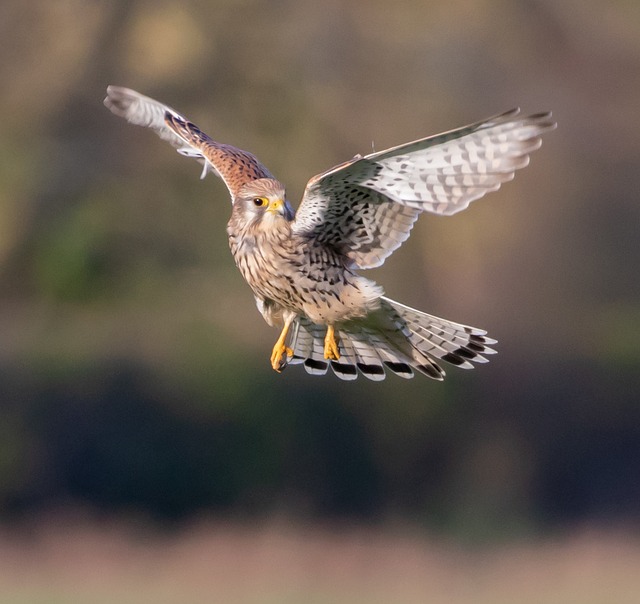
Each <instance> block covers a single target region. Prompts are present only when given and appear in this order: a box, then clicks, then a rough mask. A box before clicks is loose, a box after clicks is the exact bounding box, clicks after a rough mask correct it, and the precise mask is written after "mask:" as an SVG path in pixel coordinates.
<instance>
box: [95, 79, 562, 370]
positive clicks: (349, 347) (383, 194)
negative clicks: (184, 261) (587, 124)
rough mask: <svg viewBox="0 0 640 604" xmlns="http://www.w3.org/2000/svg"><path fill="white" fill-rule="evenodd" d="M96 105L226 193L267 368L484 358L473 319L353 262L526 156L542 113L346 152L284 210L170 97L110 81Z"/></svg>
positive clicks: (257, 172) (395, 365)
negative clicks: (385, 284)
mask: <svg viewBox="0 0 640 604" xmlns="http://www.w3.org/2000/svg"><path fill="white" fill-rule="evenodd" d="M104 103H105V105H106V106H107V107H108V108H109V109H110V110H111V111H112V112H113V113H115V114H116V115H119V116H121V117H123V118H125V119H126V120H127V121H128V122H130V123H132V124H137V125H140V126H147V127H149V128H151V129H152V130H154V131H155V132H156V133H157V134H158V136H160V138H162V139H164V140H166V141H168V142H169V143H171V144H172V145H173V146H174V147H177V149H178V152H179V153H181V154H182V155H186V156H188V157H193V158H195V159H197V160H198V161H199V162H200V163H201V164H203V169H202V175H201V178H204V177H205V176H206V175H207V173H209V172H213V173H214V174H216V175H217V176H219V177H220V178H221V179H222V180H223V181H224V183H225V184H226V186H227V188H228V189H229V193H230V194H231V202H232V210H231V219H230V220H229V223H228V226H227V232H228V235H229V245H230V247H231V253H232V254H233V258H234V260H235V263H236V265H237V266H238V268H239V269H240V272H241V273H242V276H243V277H244V278H245V280H246V281H247V283H248V284H249V286H250V287H251V289H252V290H253V293H254V295H255V299H256V303H257V306H258V309H259V311H260V312H261V313H262V316H263V317H264V319H265V320H266V322H267V323H268V324H269V325H271V326H273V327H279V328H281V332H280V336H279V338H278V340H277V342H276V344H275V346H274V347H273V351H272V353H271V366H272V367H273V369H275V370H276V371H282V370H283V369H284V368H285V367H286V366H287V365H288V364H296V363H302V364H303V365H304V367H305V369H306V370H307V372H308V373H310V374H313V375H324V374H325V373H326V372H327V370H328V368H329V367H331V369H332V370H333V372H334V373H335V374H336V375H337V376H338V377H339V378H342V379H344V380H353V379H356V377H357V376H358V373H359V372H360V373H362V374H363V375H365V376H366V377H368V378H370V379H372V380H382V379H384V377H385V369H389V370H390V371H392V372H393V373H396V374H397V375H399V376H401V377H404V378H409V377H413V375H414V371H417V372H419V373H422V374H425V375H427V376H429V377H430V378H433V379H436V380H442V379H443V378H444V375H445V372H444V370H443V369H442V368H441V367H440V364H439V361H446V362H448V363H451V364H453V365H456V366H458V367H462V368H465V369H470V368H472V367H473V364H472V363H484V362H486V361H487V359H486V357H485V356H483V355H487V354H493V353H495V350H493V349H491V348H490V347H489V345H490V344H494V343H495V342H496V340H493V339H491V338H489V337H487V335H486V331H484V330H481V329H477V328H475V327H469V326H467V325H461V324H459V323H454V322H452V321H448V320H446V319H440V318H438V317H434V316H432V315H429V314H426V313H424V312H421V311H419V310H415V309H413V308H409V307H408V306H404V305H403V304H400V303H399V302H396V301H394V300H391V299H389V298H387V297H386V296H384V291H383V289H382V287H381V286H380V285H378V284H377V283H375V282H374V281H372V280H370V279H367V278H365V277H363V276H362V275H360V274H359V273H358V270H359V269H368V268H374V267H377V266H380V265H381V264H383V263H384V261H385V259H386V258H387V257H388V256H389V255H390V254H391V253H392V252H393V251H394V250H396V249H397V248H398V247H400V245H401V244H402V243H403V242H404V241H406V239H407V238H408V237H409V232H410V231H411V228H412V226H413V224H414V222H415V221H416V219H417V218H418V216H419V215H420V214H421V213H422V212H423V211H427V212H432V213H435V214H441V215H451V214H455V213H456V212H459V211H461V210H464V209H465V208H466V207H467V206H468V205H469V204H470V203H471V202H472V201H475V200H476V199H479V198H480V197H482V196H484V195H485V194H486V193H488V192H489V191H495V190H496V189H498V188H499V187H500V185H501V184H502V183H503V182H506V181H508V180H511V179H512V178H513V176H514V172H515V171H516V170H518V169H519V168H523V167H525V166H526V165H527V164H528V163H529V154H530V153H531V152H533V151H535V150H536V149H538V148H539V147H540V145H541V143H542V140H541V134H542V133H544V132H546V131H548V130H552V129H553V128H554V127H555V123H554V122H553V121H552V120H551V114H550V113H538V114H535V115H530V116H528V117H521V116H520V115H519V110H518V109H514V110H512V111H508V112H506V113H503V114H501V115H497V116H495V117H492V118H489V119H487V120H483V121H481V122H477V123H475V124H471V125H469V126H465V127H463V128H458V129H456V130H451V131H449V132H445V133H444V134H438V135H436V136H430V137H427V138H423V139H419V140H416V141H413V142H410V143H406V144H404V145H400V146H398V147H393V148H391V149H387V150H385V151H378V152H375V153H371V154H369V155H366V156H364V157H363V156H361V155H356V156H355V157H354V158H353V159H351V160H349V161H347V162H344V163H342V164H340V165H338V166H335V167H334V168H331V169H330V170H328V171H326V172H323V173H322V174H319V175H317V176H314V177H313V178H312V179H311V180H310V181H309V182H308V183H307V186H306V189H305V192H304V196H303V198H302V202H301V203H300V206H299V208H298V210H297V212H296V211H295V210H294V209H293V207H292V206H291V205H290V203H289V201H287V198H286V193H285V188H284V185H283V184H282V183H280V182H279V181H278V180H276V179H275V178H274V177H273V175H272V174H271V173H270V172H269V170H267V168H265V167H264V166H263V165H262V164H261V163H260V162H259V161H258V160H257V159H256V157H254V156H253V155H252V154H251V153H248V152H247V151H242V150H241V149H237V148H236V147H233V146H231V145H227V144H223V143H219V142H216V141H214V140H213V139H211V138H209V137H208V136H207V135H206V134H204V132H202V131H201V130H200V129H199V128H198V127H197V126H196V125H195V124H193V123H192V122H190V121H189V120H187V119H186V118H185V117H184V116H182V115H180V114H179V113H177V112H176V111H174V110H173V109H171V108H170V107H168V106H166V105H164V104H162V103H159V102H158V101H155V100H153V99H151V98H148V97H146V96H143V95H141V94H139V93H138V92H135V91H133V90H130V89H128V88H120V87H116V86H109V87H108V88H107V97H106V98H105V100H104Z"/></svg>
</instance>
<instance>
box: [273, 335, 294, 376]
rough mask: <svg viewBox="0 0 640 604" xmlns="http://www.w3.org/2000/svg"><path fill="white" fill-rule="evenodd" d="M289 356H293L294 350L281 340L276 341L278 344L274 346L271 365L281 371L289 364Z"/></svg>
mask: <svg viewBox="0 0 640 604" xmlns="http://www.w3.org/2000/svg"><path fill="white" fill-rule="evenodd" d="M288 356H293V350H291V348H289V347H288V346H285V345H284V344H281V343H280V342H276V345H275V346H274V347H273V352H272V353H271V367H273V368H274V370H275V371H277V372H278V373H280V372H281V371H282V370H283V369H284V368H285V365H286V364H287V357H288Z"/></svg>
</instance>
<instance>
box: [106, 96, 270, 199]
mask: <svg viewBox="0 0 640 604" xmlns="http://www.w3.org/2000/svg"><path fill="white" fill-rule="evenodd" d="M104 104H105V105H106V106H107V107H108V108H109V109H110V110H111V112H112V113H114V114H115V115H118V116H120V117H123V118H124V119H126V120H127V121H128V122H129V123H131V124H136V125H138V126H145V127H147V128H150V129H151V130H153V131H154V132H155V133H156V134H157V135H158V136H159V137H160V138H161V139H163V140H166V141H168V142H169V143H170V144H171V145H173V146H174V147H176V148H177V149H178V153H181V154H182V155H186V156H187V157H193V158H194V159H196V160H198V161H199V162H200V163H202V164H203V165H204V169H203V171H202V177H203V178H204V176H206V174H207V172H213V173H214V174H216V175H217V176H219V177H220V178H222V180H224V182H225V184H226V185H227V188H228V189H229V192H230V193H231V196H232V198H233V197H235V195H236V193H237V192H238V190H239V188H240V187H241V186H242V185H243V184H245V183H246V182H248V181H250V180H256V179H258V178H273V177H272V175H271V174H270V173H269V171H268V170H267V169H266V168H265V167H264V166H263V165H262V164H261V163H260V162H259V161H258V160H257V159H256V157H255V156H253V155H252V154H251V153H248V152H247V151H242V150H241V149H237V148H236V147H232V146H231V145H225V144H222V143H218V142H216V141H214V140H213V139H211V138H210V137H209V136H207V135H206V134H205V133H204V132H202V131H201V130H200V129H199V128H198V127H197V126H196V125H195V124H193V123H191V122H190V121H189V120H187V118H186V117H184V116H183V115H181V114H179V113H178V112H177V111H175V110H174V109H172V108H171V107H169V106H168V105H165V104H163V103H160V102H159V101H156V100H154V99H152V98H149V97H147V96H144V95H142V94H140V93H139V92H136V91H135V90H131V89H130V88H123V87H120V86H109V87H108V88H107V97H106V98H105V100H104Z"/></svg>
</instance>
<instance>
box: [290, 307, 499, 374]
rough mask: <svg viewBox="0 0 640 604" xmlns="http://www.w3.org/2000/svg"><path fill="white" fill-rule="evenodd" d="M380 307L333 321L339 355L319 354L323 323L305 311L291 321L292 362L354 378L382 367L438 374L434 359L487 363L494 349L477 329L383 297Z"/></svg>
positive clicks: (383, 369)
mask: <svg viewBox="0 0 640 604" xmlns="http://www.w3.org/2000/svg"><path fill="white" fill-rule="evenodd" d="M380 303H381V304H380V308H379V309H378V310H376V311H374V312H372V313H370V314H369V315H367V316H366V317H365V318H362V319H355V320H351V321H346V322H344V323H340V324H337V325H336V326H335V328H336V335H337V338H338V346H339V348H340V359H339V360H337V361H328V360H326V359H325V358H324V336H325V333H326V327H325V326H323V325H316V324H314V323H312V322H311V321H309V320H308V319H307V318H305V317H298V318H297V319H296V321H295V322H294V324H293V328H292V330H291V337H290V340H289V347H290V348H291V349H292V350H293V355H291V356H290V357H289V359H288V362H289V363H291V364H300V363H301V364H303V365H304V368H305V370H306V371H307V372H308V373H310V374H312V375H325V374H326V373H327V371H328V369H329V367H331V369H332V370H333V372H334V373H335V374H336V375H337V376H338V377H339V378H340V379H343V380H355V379H356V378H357V377H358V374H359V373H361V374H362V375H364V376H365V377H367V378H369V379H370V380H374V381H379V380H383V379H384V378H385V374H386V370H389V371H391V372H392V373H395V374H396V375H398V376H400V377H403V378H411V377H413V375H414V373H415V372H416V371H417V372H418V373H422V374H424V375H426V376H428V377H430V378H432V379H436V380H442V379H443V378H444V376H445V372H444V370H443V369H442V367H441V366H440V365H439V361H445V362H447V363H450V364H452V365H455V366H457V367H460V368H462V369H471V368H472V367H473V366H474V365H473V364H474V363H486V362H487V361H488V359H487V358H486V356H484V355H490V354H494V353H495V352H496V351H495V350H493V349H492V348H490V347H489V345H490V344H495V343H496V340H494V339H492V338H489V337H487V335H486V332H485V331H484V330H482V329H478V328H475V327H469V326H468V325H462V324H460V323H454V322H453V321H448V320H446V319H441V318H439V317H435V316H433V315H429V314H427V313H424V312H421V311H419V310H415V309H413V308H410V307H408V306H405V305H404V304H400V303H399V302H396V301H394V300H391V299H389V298H386V297H382V298H381V299H380Z"/></svg>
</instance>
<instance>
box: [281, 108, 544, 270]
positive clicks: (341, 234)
mask: <svg viewBox="0 0 640 604" xmlns="http://www.w3.org/2000/svg"><path fill="white" fill-rule="evenodd" d="M554 127H555V123H554V122H553V121H552V120H551V114H550V113H538V114H534V115H531V116H528V117H520V116H519V110H517V109H514V110H511V111H508V112H506V113H503V114H501V115H497V116H495V117H492V118H489V119H488V120H483V121H480V122H477V123H475V124H471V125H469V126H465V127H463V128H458V129H456V130H451V131H449V132H445V133H443V134H438V135H435V136H430V137H427V138H423V139H420V140H417V141H413V142H410V143H406V144H404V145H400V146H397V147H393V148H391V149H387V150H384V151H379V152H377V153H372V154H370V155H367V156H365V157H362V156H356V157H354V158H353V159H352V160H351V161H348V162H345V163H343V164H340V165H339V166H336V167H335V168H332V169H330V170H328V171H327V172H324V173H322V174H319V175H318V176H315V177H314V178H312V179H311V180H310V181H309V183H308V184H307V187H306V189H305V193H304V196H303V200H302V203H301V204H300V208H299V209H298V214H297V217H296V221H295V224H294V230H295V231H296V232H298V233H302V234H306V235H308V236H309V237H313V238H316V239H317V240H318V241H320V242H321V243H324V244H328V245H332V246H334V247H337V248H338V249H340V250H341V251H342V252H343V253H344V254H345V255H346V256H347V257H349V258H350V259H351V260H352V262H353V264H354V266H355V267H357V268H362V269H364V268H373V267H376V266H379V265H380V264H382V263H383V262H384V260H385V259H386V258H387V257H388V256H389V255H390V254H391V253H392V252H393V251H394V250H396V249H397V248H398V247H400V245H402V243H403V242H404V241H405V240H406V239H407V238H408V237H409V233H410V231H411V228H412V227H413V224H414V223H415V221H416V219H417V217H418V216H419V214H420V213H421V212H423V211H428V212H433V213H436V214H441V215H450V214H455V213H456V212H459V211H461V210H463V209H465V208H466V207H467V206H468V205H469V204H470V203H471V202H472V201H475V200H476V199H479V198H481V197H483V196H484V195H486V194H487V193H488V192H490V191H495V190H496V189H498V188H499V187H500V185H501V184H502V183H503V182H507V181H509V180H511V179H512V178H513V176H514V173H515V171H516V170H518V169H520V168H523V167H525V166H526V165H527V164H528V163H529V154H530V153H532V152H533V151H535V150H536V149H538V148H539V147H540V145H541V144H542V139H541V135H542V133H544V132H546V131H548V130H551V129H553V128H554Z"/></svg>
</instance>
